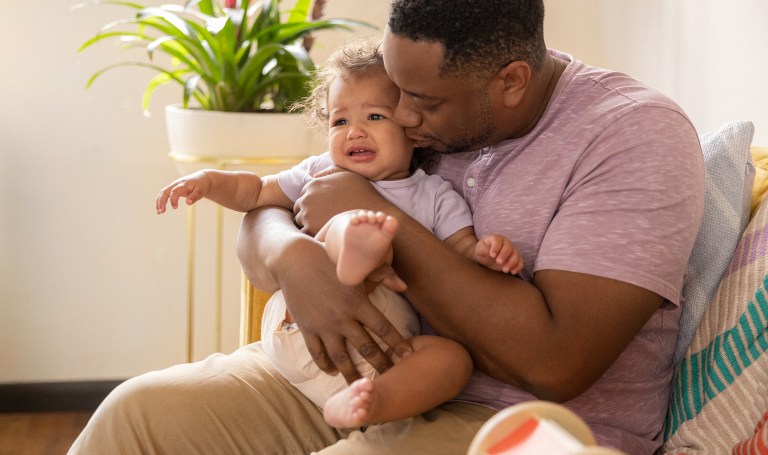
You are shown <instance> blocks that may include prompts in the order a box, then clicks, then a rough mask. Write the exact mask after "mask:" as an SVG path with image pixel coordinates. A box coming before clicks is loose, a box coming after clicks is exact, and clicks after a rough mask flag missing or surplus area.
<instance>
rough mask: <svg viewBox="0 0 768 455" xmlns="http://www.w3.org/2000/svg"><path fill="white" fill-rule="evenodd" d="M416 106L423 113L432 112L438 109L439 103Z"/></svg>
mask: <svg viewBox="0 0 768 455" xmlns="http://www.w3.org/2000/svg"><path fill="white" fill-rule="evenodd" d="M418 106H419V109H421V110H422V111H424V112H434V111H436V110H437V108H438V107H440V103H431V104H429V103H418Z"/></svg>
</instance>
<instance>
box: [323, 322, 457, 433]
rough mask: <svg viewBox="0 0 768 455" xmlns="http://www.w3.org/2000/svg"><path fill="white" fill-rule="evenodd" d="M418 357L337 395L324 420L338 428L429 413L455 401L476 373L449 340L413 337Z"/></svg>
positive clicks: (413, 344) (331, 399)
mask: <svg viewBox="0 0 768 455" xmlns="http://www.w3.org/2000/svg"><path fill="white" fill-rule="evenodd" d="M411 344H412V347H413V353H412V354H411V355H409V356H408V357H406V358H404V359H402V360H400V361H399V362H397V363H396V364H395V365H394V366H393V367H392V368H390V369H389V370H387V371H386V372H385V373H384V374H382V375H380V376H376V377H374V378H373V379H368V378H363V379H359V380H357V381H355V382H353V383H352V385H350V386H349V387H347V388H346V389H344V390H342V391H341V392H339V393H337V394H336V395H334V396H332V397H331V398H330V399H329V400H328V401H327V402H326V403H325V406H324V408H323V417H325V421H326V422H328V424H329V425H331V426H334V427H336V428H353V427H358V426H361V425H367V424H373V423H383V422H391V421H394V420H399V419H404V418H407V417H413V416H416V415H419V414H421V413H423V412H426V411H429V410H430V409H433V408H435V407H436V406H438V405H440V404H441V403H444V402H445V401H447V400H449V399H451V398H453V397H455V396H456V395H458V393H459V392H460V391H461V389H462V388H463V387H464V385H465V384H466V383H467V381H468V380H469V376H470V374H472V360H471V359H470V357H469V354H468V353H467V352H466V351H465V350H464V348H463V347H461V345H459V344H458V343H456V342H454V341H451V340H449V339H447V338H441V337H436V336H428V335H422V336H417V337H414V338H411Z"/></svg>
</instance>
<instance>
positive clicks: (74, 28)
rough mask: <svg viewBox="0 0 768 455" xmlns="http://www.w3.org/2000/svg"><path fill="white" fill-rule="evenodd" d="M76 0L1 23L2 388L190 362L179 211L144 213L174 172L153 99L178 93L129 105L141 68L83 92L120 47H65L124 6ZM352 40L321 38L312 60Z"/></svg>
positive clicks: (209, 316)
mask: <svg viewBox="0 0 768 455" xmlns="http://www.w3.org/2000/svg"><path fill="white" fill-rule="evenodd" d="M166 1H167V0H152V1H150V2H148V4H161V3H165V2H166ZM74 3H76V0H72V1H71V2H68V1H61V0H42V1H38V2H32V3H29V4H25V5H24V7H23V8H17V9H15V10H14V11H13V12H12V13H11V12H7V13H3V14H0V40H1V41H2V43H3V44H2V45H0V61H1V62H3V64H2V66H3V69H2V71H0V99H1V100H2V104H0V383H2V382H15V381H60V380H82V379H111V378H125V377H129V376H133V375H136V374H138V373H141V372H144V371H147V370H150V369H156V368H162V367H165V366H168V365H171V364H175V363H180V362H184V361H186V355H187V354H186V352H187V351H186V340H187V335H186V308H187V307H186V305H187V289H186V286H187V284H186V283H187V274H186V273H187V272H186V268H187V216H186V213H185V210H180V211H179V212H176V213H169V214H167V215H164V216H157V215H155V213H154V199H155V196H156V194H157V192H158V191H159V189H160V188H161V187H162V186H164V185H165V184H167V183H168V182H170V181H171V180H172V179H174V178H176V177H178V174H177V171H176V168H175V166H174V164H173V162H171V161H170V160H169V159H168V158H167V157H166V153H167V147H168V145H167V141H166V138H165V130H164V127H165V125H164V119H163V106H164V105H165V104H167V103H170V102H178V101H179V100H180V96H179V89H178V88H176V87H173V88H171V87H168V88H161V89H160V90H158V91H157V92H156V95H155V99H154V100H153V103H152V105H151V112H152V115H151V116H150V117H145V116H143V115H142V112H141V107H140V100H141V95H142V93H143V90H144V86H145V84H146V82H147V81H148V79H149V77H151V76H152V73H151V72H149V71H147V70H143V69H141V68H127V69H118V70H115V71H114V72H113V73H111V74H110V73H108V74H106V75H105V76H103V77H102V78H101V79H99V80H98V81H97V82H96V84H95V85H94V86H93V87H92V88H91V89H89V90H88V91H84V90H83V87H84V86H85V83H86V81H87V80H88V77H89V76H90V74H91V73H92V72H93V71H94V70H96V69H98V68H100V67H102V66H104V65H106V64H107V63H108V62H113V61H116V60H117V56H118V54H117V52H116V51H117V49H116V48H115V46H113V45H110V44H107V43H102V44H100V45H97V46H96V47H93V48H91V49H89V50H88V51H86V52H85V53H83V54H78V53H77V49H78V48H79V46H80V45H81V44H82V43H83V42H84V41H85V40H86V39H88V38H90V37H91V36H93V35H94V34H95V33H96V32H97V31H98V30H99V28H100V27H101V26H102V25H104V24H106V23H107V22H109V21H111V20H114V19H117V18H122V17H125V11H128V10H127V9H123V8H121V7H118V6H113V5H102V6H95V7H93V6H92V7H88V8H85V9H80V10H77V11H74V12H72V11H70V7H71V6H72V5H73V4H74ZM284 3H285V4H286V5H289V4H290V2H284ZM329 3H330V4H329V6H328V8H327V16H328V17H349V18H354V19H360V20H365V21H369V22H373V23H376V24H378V26H379V27H383V23H384V20H385V18H386V14H387V8H388V3H387V2H371V3H368V2H358V1H355V0H334V1H331V2H329ZM365 33H368V34H371V33H378V32H373V31H368V32H365ZM353 36H354V35H352V34H347V33H342V32H329V33H325V34H324V35H322V36H321V37H320V38H319V39H318V42H317V44H316V51H315V54H316V57H317V60H320V61H321V60H323V59H325V57H326V56H327V55H328V53H329V52H330V51H331V50H332V49H333V48H334V47H335V46H336V45H337V44H339V43H340V42H341V41H343V40H345V39H349V38H351V37H353ZM135 55H136V56H135V59H137V60H140V59H142V58H143V54H141V53H136V54H135ZM197 215H198V217H197V218H198V232H197V234H198V236H197V237H198V243H197V248H198V251H197V254H198V264H199V265H200V267H199V270H198V273H197V276H196V279H197V282H198V286H197V291H196V300H197V302H196V303H197V306H198V311H197V312H196V320H197V323H196V336H195V357H196V358H201V357H203V356H205V355H207V354H209V353H211V352H213V350H214V349H215V346H216V343H215V336H214V311H213V306H212V303H213V301H214V295H215V292H214V286H213V276H214V275H213V273H214V270H213V261H214V254H213V251H212V247H211V246H212V244H213V242H214V238H215V236H214V231H213V222H212V220H213V218H214V217H215V211H214V209H213V207H212V205H211V204H206V203H203V204H200V207H199V209H198V214H197ZM238 225H239V216H238V215H237V214H231V213H228V214H227V216H226V218H225V236H224V243H225V245H226V247H227V248H226V250H225V256H226V258H227V261H226V264H225V275H226V282H225V290H224V337H223V338H224V340H223V345H222V349H223V350H224V351H231V350H232V349H234V348H235V347H236V346H237V343H238V338H237V336H238V334H237V330H238V317H239V300H238V299H239V296H238V292H239V285H240V275H239V268H238V264H237V260H236V258H235V256H234V251H233V248H232V245H233V243H234V237H235V234H236V232H237V228H238Z"/></svg>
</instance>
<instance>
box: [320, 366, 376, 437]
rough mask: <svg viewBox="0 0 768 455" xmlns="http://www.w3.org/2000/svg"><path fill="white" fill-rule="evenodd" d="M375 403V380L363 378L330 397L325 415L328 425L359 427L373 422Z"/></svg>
mask: <svg viewBox="0 0 768 455" xmlns="http://www.w3.org/2000/svg"><path fill="white" fill-rule="evenodd" d="M375 404H376V394H375V392H374V387H373V381H371V380H370V379H368V378H362V379H358V380H357V381H355V382H353V383H352V384H350V386H349V387H347V388H346V389H344V390H342V391H341V392H339V393H337V394H336V395H334V396H332V397H331V398H330V399H328V401H327V402H326V403H325V407H324V408H323V417H324V418H325V421H326V422H327V423H328V425H331V426H333V427H336V428H354V427H359V426H362V425H366V424H369V423H372V422H371V421H370V416H371V411H372V410H373V407H374V406H375Z"/></svg>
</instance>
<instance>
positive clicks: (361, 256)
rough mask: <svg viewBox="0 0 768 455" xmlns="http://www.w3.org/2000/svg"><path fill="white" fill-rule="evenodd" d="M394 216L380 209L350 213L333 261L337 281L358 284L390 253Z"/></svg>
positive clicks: (393, 234)
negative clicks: (336, 257) (334, 262)
mask: <svg viewBox="0 0 768 455" xmlns="http://www.w3.org/2000/svg"><path fill="white" fill-rule="evenodd" d="M396 232H397V220H396V219H395V218H393V217H391V216H389V215H385V214H384V213H382V212H372V211H365V210H361V211H359V212H358V213H356V214H354V215H352V217H351V218H350V220H349V224H348V225H347V227H346V229H345V231H344V238H343V240H342V243H341V247H340V248H339V258H338V262H337V263H336V275H337V276H338V277H339V281H341V282H342V283H344V284H347V285H350V286H353V285H356V284H360V283H362V282H363V280H364V279H365V278H366V277H367V276H368V274H370V273H371V272H372V271H374V270H376V269H377V268H379V266H381V265H382V264H383V263H385V262H386V261H387V260H388V259H389V256H390V255H391V254H392V238H393V237H394V236H395V233H396Z"/></svg>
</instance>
